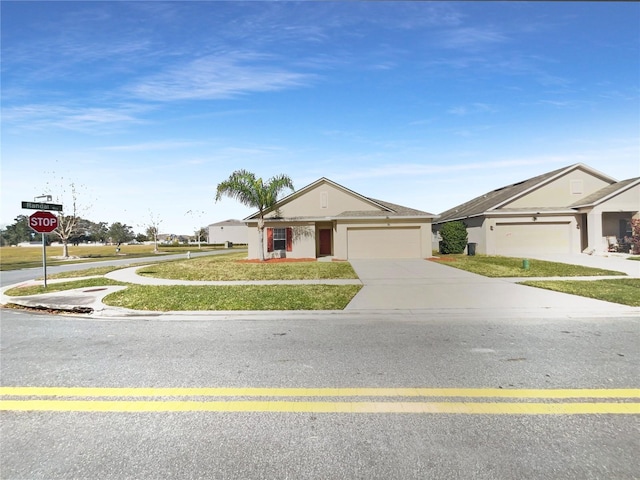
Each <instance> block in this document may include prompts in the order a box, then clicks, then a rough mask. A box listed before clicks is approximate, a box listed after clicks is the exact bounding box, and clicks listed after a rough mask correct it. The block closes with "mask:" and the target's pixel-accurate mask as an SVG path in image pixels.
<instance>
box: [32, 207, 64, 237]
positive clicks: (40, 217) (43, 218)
mask: <svg viewBox="0 0 640 480" xmlns="http://www.w3.org/2000/svg"><path fill="white" fill-rule="evenodd" d="M29 226H30V227H31V229H32V230H35V231H36V232H38V233H51V232H53V231H54V230H55V229H56V228H58V217H56V216H55V215H54V214H53V213H49V212H36V213H34V214H33V215H31V216H30V217H29Z"/></svg>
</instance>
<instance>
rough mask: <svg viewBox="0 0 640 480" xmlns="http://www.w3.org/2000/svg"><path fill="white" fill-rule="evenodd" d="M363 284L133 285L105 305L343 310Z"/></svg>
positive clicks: (165, 308)
mask: <svg viewBox="0 0 640 480" xmlns="http://www.w3.org/2000/svg"><path fill="white" fill-rule="evenodd" d="M360 288H362V287H361V286H360V285H243V286H215V287H211V286H194V287H191V286H181V285H176V286H143V285H131V286H129V288H127V289H125V290H122V291H120V292H115V293H112V294H111V295H108V296H107V297H106V298H105V299H104V300H103V302H104V303H105V304H107V305H111V306H114V307H123V308H130V309H134V310H157V311H163V312H167V311H189V310H342V309H344V308H345V307H346V306H347V304H348V303H349V302H350V301H351V299H352V298H353V297H354V296H355V295H356V293H358V291H359V290H360Z"/></svg>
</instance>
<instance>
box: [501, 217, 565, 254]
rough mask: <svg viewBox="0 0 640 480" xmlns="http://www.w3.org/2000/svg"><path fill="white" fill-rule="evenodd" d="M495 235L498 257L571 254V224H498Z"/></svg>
mask: <svg viewBox="0 0 640 480" xmlns="http://www.w3.org/2000/svg"><path fill="white" fill-rule="evenodd" d="M495 234H496V235H495V241H496V254H497V255H527V254H532V253H571V230H570V225H569V223H557V222H536V223H498V224H496V232H495Z"/></svg>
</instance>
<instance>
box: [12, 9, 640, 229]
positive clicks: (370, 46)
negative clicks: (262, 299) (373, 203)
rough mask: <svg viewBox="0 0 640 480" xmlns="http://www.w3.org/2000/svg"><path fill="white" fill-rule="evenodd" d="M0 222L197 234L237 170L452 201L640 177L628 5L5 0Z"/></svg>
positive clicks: (637, 79)
mask: <svg viewBox="0 0 640 480" xmlns="http://www.w3.org/2000/svg"><path fill="white" fill-rule="evenodd" d="M0 8H1V14H2V16H1V22H2V24H1V27H2V33H1V41H2V43H1V54H2V65H1V80H2V85H1V88H2V98H1V100H2V106H1V114H2V117H1V147H0V148H1V150H0V153H1V168H0V175H1V180H0V181H1V194H0V195H1V196H0V225H2V226H5V225H7V224H12V223H13V222H14V218H15V217H16V216H18V215H29V214H31V213H33V211H30V210H22V209H21V202H22V201H32V200H33V199H34V198H35V197H37V196H39V195H43V194H51V195H52V196H53V201H54V202H58V203H62V204H63V205H64V206H65V209H66V210H67V211H70V206H71V204H72V201H73V197H74V195H73V194H72V190H73V189H72V187H71V186H72V185H73V186H74V188H75V192H76V193H75V198H76V205H77V211H78V213H79V214H80V216H82V217H83V218H86V219H89V220H91V221H94V222H107V223H108V224H111V223H113V222H122V223H126V224H127V225H129V226H131V227H132V228H133V230H134V231H135V232H136V233H138V232H144V231H145V229H146V227H147V226H148V225H149V224H150V223H156V222H159V224H160V226H159V229H160V231H161V232H162V233H174V234H192V233H193V232H194V231H195V230H196V229H197V228H198V227H200V226H205V225H208V224H211V223H214V222H218V221H222V220H226V219H231V218H238V219H242V218H245V217H247V216H248V215H250V214H252V213H254V209H252V208H250V207H246V206H244V205H242V204H239V203H238V202H236V201H234V200H231V199H223V200H222V201H219V202H216V201H215V193H216V187H217V185H218V183H220V182H221V181H223V180H225V179H226V178H228V177H229V175H231V173H232V172H233V171H234V170H238V169H245V170H249V171H251V172H254V173H255V174H256V175H258V176H261V177H262V178H264V179H265V180H266V179H268V178H270V177H272V176H275V175H279V174H286V175H288V176H290V177H291V179H292V180H293V183H294V186H295V187H296V189H300V188H302V187H304V186H306V185H308V184H310V183H312V182H314V181H316V180H317V179H319V178H321V177H327V178H329V179H331V180H333V181H334V182H337V183H339V184H341V185H343V186H345V187H347V188H349V189H351V190H354V191H356V192H358V193H360V194H362V195H364V196H367V197H372V198H376V199H379V200H383V201H387V202H391V203H396V204H400V205H404V206H407V207H411V208H415V209H418V210H423V211H426V212H430V213H435V214H438V213H441V212H443V211H445V210H447V209H449V208H451V207H454V206H456V205H458V204H460V203H463V202H465V201H467V200H470V199H471V198H473V197H475V196H478V195H481V194H483V193H485V192H488V191H490V190H493V189H495V188H499V187H502V186H505V185H509V184H512V183H515V182H518V181H522V180H525V179H527V178H530V177H532V176H535V175H539V174H542V173H546V172H548V171H551V170H555V169H558V168H562V167H564V166H569V165H572V164H574V163H579V162H580V163H585V164H587V165H589V166H590V167H592V168H594V169H596V170H598V171H600V172H602V173H604V174H606V175H609V176H611V177H613V178H615V179H617V180H623V179H626V178H631V177H637V176H640V26H639V25H640V4H639V3H634V2H621V3H617V2H481V1H474V2H446V1H426V2H399V1H392V2H384V1H377V2H367V1H361V2H323V1H315V2H310V1H303V2H284V1H279V2H272V1H221V2H214V1H200V2H196V1H180V2H166V3H164V2H150V1H136V2H132V1H116V2H110V1H101V2H82V1H71V2H57V1H47V2H12V1H7V0H3V1H2V2H0Z"/></svg>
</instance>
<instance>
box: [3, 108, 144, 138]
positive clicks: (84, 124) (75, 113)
mask: <svg viewBox="0 0 640 480" xmlns="http://www.w3.org/2000/svg"><path fill="white" fill-rule="evenodd" d="M146 110H149V107H140V106H130V105H127V106H121V107H113V108H111V107H76V106H65V105H54V104H29V105H22V106H14V107H7V108H4V109H3V112H2V117H3V122H4V123H5V125H12V126H18V127H22V128H27V129H32V130H39V129H45V128H51V127H55V128H61V129H65V130H75V131H82V132H90V133H100V132H103V131H105V130H118V129H121V128H123V127H125V126H127V125H131V124H140V123H143V120H141V119H140V118H139V117H138V115H139V114H140V113H141V112H143V111H146ZM96 129H98V130H96Z"/></svg>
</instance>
